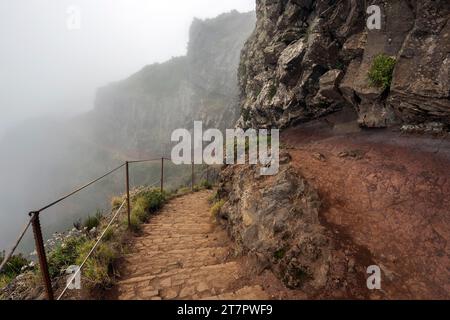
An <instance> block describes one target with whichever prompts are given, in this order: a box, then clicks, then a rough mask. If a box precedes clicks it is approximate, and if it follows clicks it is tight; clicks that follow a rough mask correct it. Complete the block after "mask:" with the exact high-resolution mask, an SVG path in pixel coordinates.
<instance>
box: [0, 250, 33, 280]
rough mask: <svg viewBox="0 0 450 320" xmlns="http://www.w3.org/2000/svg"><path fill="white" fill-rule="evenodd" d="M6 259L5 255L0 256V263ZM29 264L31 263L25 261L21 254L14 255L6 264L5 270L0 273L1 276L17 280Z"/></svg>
mask: <svg viewBox="0 0 450 320" xmlns="http://www.w3.org/2000/svg"><path fill="white" fill-rule="evenodd" d="M4 258H5V255H4V254H3V253H2V254H0V263H2V262H3V259H4ZM28 263H29V261H28V260H27V259H25V258H24V257H23V256H22V255H21V254H18V255H13V256H12V257H11V258H10V259H9V261H8V262H7V263H6V265H5V267H4V268H3V270H2V271H1V272H0V275H3V276H4V277H8V278H15V277H17V276H18V275H19V274H20V272H21V270H22V268H23V267H24V266H27V265H28Z"/></svg>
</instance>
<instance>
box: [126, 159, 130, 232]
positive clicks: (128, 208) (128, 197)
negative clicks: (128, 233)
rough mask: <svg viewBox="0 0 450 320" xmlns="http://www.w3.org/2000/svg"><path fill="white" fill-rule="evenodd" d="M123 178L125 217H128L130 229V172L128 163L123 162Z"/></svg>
mask: <svg viewBox="0 0 450 320" xmlns="http://www.w3.org/2000/svg"><path fill="white" fill-rule="evenodd" d="M125 178H126V180H127V181H126V185H127V215H128V228H130V227H131V207H130V172H129V163H128V161H126V162H125Z"/></svg>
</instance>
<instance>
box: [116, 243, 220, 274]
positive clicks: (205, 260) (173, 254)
mask: <svg viewBox="0 0 450 320" xmlns="http://www.w3.org/2000/svg"><path fill="white" fill-rule="evenodd" d="M228 252H229V249H228V247H211V248H193V249H184V250H171V251H167V252H166V253H165V254H164V255H161V252H153V254H150V253H147V254H146V255H145V256H141V255H128V256H126V257H125V259H124V265H125V266H124V268H123V272H122V273H123V274H125V275H133V276H140V275H143V274H149V275H157V274H160V273H164V272H168V271H170V270H174V269H181V268H192V267H201V266H207V265H214V264H219V263H222V262H224V260H225V259H226V258H227V256H228Z"/></svg>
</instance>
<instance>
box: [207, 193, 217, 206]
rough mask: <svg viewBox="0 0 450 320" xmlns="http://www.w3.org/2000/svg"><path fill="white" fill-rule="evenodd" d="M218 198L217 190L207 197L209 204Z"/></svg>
mask: <svg viewBox="0 0 450 320" xmlns="http://www.w3.org/2000/svg"><path fill="white" fill-rule="evenodd" d="M218 200H219V194H218V193H217V191H216V192H214V193H213V194H212V195H210V196H209V197H208V202H209V203H210V204H214V203H215V202H216V201H218Z"/></svg>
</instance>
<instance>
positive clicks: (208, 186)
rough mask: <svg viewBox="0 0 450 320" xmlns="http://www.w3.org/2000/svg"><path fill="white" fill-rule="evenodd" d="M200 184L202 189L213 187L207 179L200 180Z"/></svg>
mask: <svg viewBox="0 0 450 320" xmlns="http://www.w3.org/2000/svg"><path fill="white" fill-rule="evenodd" d="M200 186H201V187H202V188H203V189H208V190H211V189H212V187H213V185H212V184H211V182H209V181H208V180H202V182H201V183H200Z"/></svg>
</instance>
